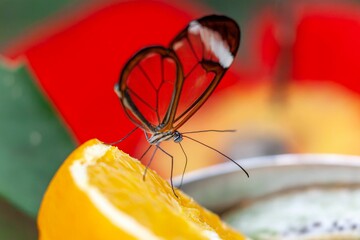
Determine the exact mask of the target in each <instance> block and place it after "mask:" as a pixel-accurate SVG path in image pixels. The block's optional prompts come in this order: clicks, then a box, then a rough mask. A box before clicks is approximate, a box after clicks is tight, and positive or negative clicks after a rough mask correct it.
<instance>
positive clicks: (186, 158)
mask: <svg viewBox="0 0 360 240" xmlns="http://www.w3.org/2000/svg"><path fill="white" fill-rule="evenodd" d="M179 145H180V147H181V150H182V152H183V153H184V156H185V165H184V169H183V172H182V175H181V181H180V185H179V188H180V189H181V187H182V185H183V180H184V175H185V172H186V167H187V163H188V157H187V155H186V152H185V150H184V148H183V146H182V145H181V142H179Z"/></svg>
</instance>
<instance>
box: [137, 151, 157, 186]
mask: <svg viewBox="0 0 360 240" xmlns="http://www.w3.org/2000/svg"><path fill="white" fill-rule="evenodd" d="M152 146H153V145H150V146H149V147H148V149H146V151H145V152H144V154H143V155H142V156H141V158H140V160H141V159H142V158H143V157H144V156H145V154H146V153H147V152H148V151H149V150H150V148H151V147H152ZM157 150H158V145H156V148H155V150H154V152H153V153H152V155H151V158H150V160H149V162H148V163H147V164H146V167H145V171H144V174H143V180H144V181H145V177H146V173H147V170H148V168H149V167H150V165H151V163H152V161H153V159H154V157H155V153H156V151H157Z"/></svg>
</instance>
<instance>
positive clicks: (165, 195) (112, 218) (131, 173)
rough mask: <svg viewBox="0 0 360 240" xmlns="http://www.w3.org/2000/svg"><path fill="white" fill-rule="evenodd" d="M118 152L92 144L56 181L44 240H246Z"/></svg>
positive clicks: (46, 209)
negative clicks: (144, 174) (144, 175)
mask: <svg viewBox="0 0 360 240" xmlns="http://www.w3.org/2000/svg"><path fill="white" fill-rule="evenodd" d="M144 170H145V167H144V166H143V165H142V164H141V163H140V162H139V161H138V160H136V159H134V158H131V157H130V156H129V155H127V154H126V153H124V152H122V151H120V150H119V149H117V148H116V147H113V146H109V145H105V144H103V143H101V142H100V141H99V140H96V139H94V140H90V141H88V142H86V143H85V144H83V145H82V146H80V147H79V148H77V149H76V150H75V151H74V152H73V153H72V154H71V155H70V156H69V157H68V158H67V160H66V161H65V162H64V164H63V165H62V166H61V167H60V169H59V170H58V172H57V173H56V175H55V176H54V178H53V179H52V181H51V183H50V185H49V187H48V189H47V191H46V193H45V196H44V198H43V202H42V204H41V207H40V212H39V216H38V226H39V232H40V239H41V240H64V239H67V240H69V239H76V240H81V239H86V240H92V239H102V240H112V239H116V240H119V239H122V240H126V239H141V240H155V239H156V240H158V239H166V240H167V239H192V240H196V239H212V240H213V239H214V240H215V239H245V238H244V236H242V235H241V234H239V233H236V232H235V231H234V230H232V229H231V228H229V227H228V226H227V225H225V224H224V223H223V222H221V220H220V219H219V217H218V216H216V215H215V214H213V213H211V212H210V211H208V210H206V209H204V208H202V207H201V206H199V205H198V204H197V203H196V202H194V201H193V200H192V199H191V198H190V197H188V196H187V195H185V194H184V193H182V192H181V191H180V190H175V191H176V194H177V195H178V197H176V196H175V195H174V193H173V191H172V188H171V186H170V185H169V184H168V183H167V182H166V181H165V180H163V179H162V178H161V177H159V176H158V175H157V174H156V173H155V172H154V171H151V170H149V171H148V172H147V175H146V180H145V181H143V173H144Z"/></svg>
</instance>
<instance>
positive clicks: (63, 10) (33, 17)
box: [0, 0, 95, 51]
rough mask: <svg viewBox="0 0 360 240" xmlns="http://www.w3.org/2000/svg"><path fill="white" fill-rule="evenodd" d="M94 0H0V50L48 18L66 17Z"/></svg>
mask: <svg viewBox="0 0 360 240" xmlns="http://www.w3.org/2000/svg"><path fill="white" fill-rule="evenodd" d="M93 1H95V0H51V1H48V0H0V51H1V50H4V49H5V48H6V47H7V46H9V45H11V43H12V40H13V39H17V38H20V37H21V36H24V35H26V34H27V33H29V32H31V29H33V28H36V27H38V26H41V25H42V24H43V23H44V22H46V21H47V20H48V19H55V18H60V17H66V15H67V14H69V12H72V11H74V10H76V9H77V8H79V7H81V6H83V4H85V3H89V2H93Z"/></svg>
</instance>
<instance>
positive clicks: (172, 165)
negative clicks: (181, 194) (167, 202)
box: [157, 145, 178, 198]
mask: <svg viewBox="0 0 360 240" xmlns="http://www.w3.org/2000/svg"><path fill="white" fill-rule="evenodd" d="M157 148H159V149H160V150H161V151H162V152H163V153H165V154H166V155H168V156H169V157H170V159H171V172H170V184H171V188H172V190H173V193H174V195H175V197H177V198H178V195H177V194H176V192H175V189H174V183H173V173H174V157H173V156H172V155H170V154H169V153H168V152H166V151H165V150H164V149H162V148H161V147H160V146H159V145H157Z"/></svg>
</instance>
